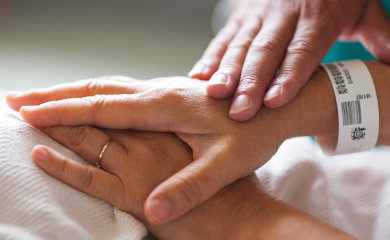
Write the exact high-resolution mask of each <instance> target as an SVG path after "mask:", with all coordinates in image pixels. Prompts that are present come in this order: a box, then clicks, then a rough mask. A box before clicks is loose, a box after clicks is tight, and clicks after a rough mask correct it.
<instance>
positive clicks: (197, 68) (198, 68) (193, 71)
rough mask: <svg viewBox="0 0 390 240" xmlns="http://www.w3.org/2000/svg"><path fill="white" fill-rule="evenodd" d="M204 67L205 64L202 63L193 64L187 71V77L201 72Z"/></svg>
mask: <svg viewBox="0 0 390 240" xmlns="http://www.w3.org/2000/svg"><path fill="white" fill-rule="evenodd" d="M205 69H206V66H205V65H203V64H198V65H195V66H194V67H193V68H192V69H191V71H190V72H189V73H188V76H189V77H192V76H194V75H198V74H202V73H203V72H204V70H205Z"/></svg>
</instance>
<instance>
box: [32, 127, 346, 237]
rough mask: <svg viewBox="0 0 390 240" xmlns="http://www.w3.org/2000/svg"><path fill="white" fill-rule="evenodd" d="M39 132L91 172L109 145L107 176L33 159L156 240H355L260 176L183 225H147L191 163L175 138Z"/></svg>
mask: <svg viewBox="0 0 390 240" xmlns="http://www.w3.org/2000/svg"><path fill="white" fill-rule="evenodd" d="M41 130H42V131H43V132H45V133H46V134H48V135H49V136H50V137H52V138H53V139H55V140H56V141H58V142H59V143H61V144H63V145H65V146H66V147H68V148H70V149H72V150H74V151H75V152H77V153H78V154H80V155H81V156H82V157H83V158H84V159H86V161H88V162H89V163H91V164H94V163H95V162H96V159H97V158H96V156H98V155H99V153H100V151H101V148H102V146H103V145H104V144H105V143H106V142H107V141H108V139H111V141H112V142H111V144H110V145H109V147H108V148H107V150H106V152H105V153H104V155H103V159H102V161H101V164H102V168H103V169H99V168H96V167H95V166H91V165H87V164H81V163H79V162H76V161H73V160H72V159H69V158H67V157H66V156H63V155H62V154H60V153H59V152H57V151H55V150H53V149H50V148H48V147H46V146H41V145H39V146H36V147H35V148H34V149H33V152H32V156H33V159H34V162H35V163H36V164H37V165H38V166H39V167H40V168H42V169H43V170H44V171H46V172H47V173H48V174H50V175H52V176H54V177H56V178H58V179H60V180H62V181H63V182H65V183H67V184H69V185H70V186H73V187H75V188H77V189H79V190H81V191H83V192H86V193H88V194H91V195H93V196H96V197H98V198H101V199H104V200H106V201H108V202H109V203H111V204H113V205H114V206H116V207H117V208H118V209H120V210H122V211H125V212H128V213H130V214H132V215H134V216H135V217H137V218H138V219H139V220H140V221H142V222H143V223H144V224H145V225H146V226H147V227H148V229H149V230H150V231H151V232H152V233H153V234H154V235H155V236H156V237H158V239H173V240H174V239H202V240H205V239H217V240H218V239H221V240H222V239H223V240H226V239H300V240H302V239H353V238H352V237H350V236H348V235H346V234H344V233H342V232H341V231H339V230H337V229H335V228H333V227H331V226H329V225H327V224H325V223H322V222H320V221H318V220H317V219H315V218H313V217H311V216H309V215H307V214H305V213H303V212H301V211H299V210H297V209H295V208H293V207H291V206H289V205H287V204H285V203H283V202H281V201H279V200H277V199H274V198H272V197H271V196H268V195H267V194H265V193H264V192H262V190H261V189H260V187H259V183H258V180H257V178H256V176H255V175H254V174H252V175H250V176H248V177H245V178H243V179H241V180H238V181H236V182H234V183H232V184H230V185H229V186H227V187H225V188H224V189H222V190H221V191H219V192H218V193H217V194H216V195H215V196H214V197H212V198H211V199H209V200H207V201H206V202H204V203H203V204H201V205H200V206H199V207H197V208H196V209H194V210H192V211H190V212H189V213H188V214H186V215H184V216H183V217H181V218H179V219H177V220H175V221H172V222H171V223H168V224H164V225H158V226H156V225H153V224H151V223H149V222H148V221H147V219H146V217H145V215H144V212H143V205H144V204H145V201H146V199H147V196H148V194H149V193H150V192H151V191H152V190H153V189H154V188H155V187H156V186H157V185H158V184H160V183H161V182H162V181H164V180H166V179H167V178H168V177H169V176H171V175H172V174H174V173H175V172H177V171H179V170H180V169H182V168H184V167H185V166H186V165H188V164H189V163H190V162H191V161H192V151H191V148H190V147H189V146H188V145H187V144H185V143H184V142H183V141H181V140H180V139H179V138H177V137H176V136H175V135H174V134H170V133H156V132H137V131H132V130H108V129H97V128H94V127H90V126H78V127H72V126H57V127H46V128H41ZM210 225H212V226H213V227H212V228H210ZM227 229H229V231H226V230H227Z"/></svg>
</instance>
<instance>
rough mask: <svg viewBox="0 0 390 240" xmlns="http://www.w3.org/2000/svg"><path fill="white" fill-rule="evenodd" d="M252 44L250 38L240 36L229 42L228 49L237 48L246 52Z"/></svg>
mask: <svg viewBox="0 0 390 240" xmlns="http://www.w3.org/2000/svg"><path fill="white" fill-rule="evenodd" d="M251 44H252V39H251V38H249V37H240V38H238V39H234V40H233V41H232V42H231V43H230V44H229V49H238V50H240V51H243V52H246V51H248V50H249V48H250V46H251Z"/></svg>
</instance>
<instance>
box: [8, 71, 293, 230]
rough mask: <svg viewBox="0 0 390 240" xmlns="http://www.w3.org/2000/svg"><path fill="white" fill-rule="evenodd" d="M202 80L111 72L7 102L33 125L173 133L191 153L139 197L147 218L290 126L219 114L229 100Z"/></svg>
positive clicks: (262, 152)
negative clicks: (179, 166) (122, 75)
mask: <svg viewBox="0 0 390 240" xmlns="http://www.w3.org/2000/svg"><path fill="white" fill-rule="evenodd" d="M205 85H206V83H205V82H203V81H197V80H190V79H185V78H178V77H176V78H168V79H155V80H151V81H135V80H132V79H124V78H117V77H113V78H110V80H102V79H100V80H90V81H81V82H78V83H72V84H64V85H60V86H57V87H54V88H50V89H46V90H33V91H30V92H26V93H22V94H20V95H9V96H8V103H9V105H10V106H11V107H13V108H14V109H15V110H19V109H20V112H21V115H22V116H23V118H24V119H25V120H26V121H27V122H28V123H30V124H32V125H34V126H43V127H46V126H56V125H84V124H88V125H94V126H99V127H104V128H111V129H130V128H131V129H137V130H147V131H160V132H174V133H176V135H177V136H178V137H180V138H181V139H182V140H183V141H185V142H186V143H187V144H188V145H189V146H190V147H191V149H192V152H193V159H194V161H192V162H191V163H189V164H188V165H187V166H185V167H184V168H183V169H182V170H181V171H180V172H178V173H176V174H173V176H172V177H170V178H169V179H168V180H167V181H165V182H164V183H162V184H161V185H159V186H158V187H157V188H156V189H154V191H153V192H152V194H151V195H150V196H149V198H148V200H147V202H146V204H145V213H146V216H147V217H148V220H149V221H151V222H152V223H164V222H168V221H171V220H173V219H176V218H178V217H180V216H182V215H183V214H185V213H186V212H188V211H189V210H190V209H192V208H194V207H195V206H197V205H198V204H200V203H201V202H203V201H205V200H207V199H209V198H210V197H211V196H213V195H214V194H215V193H216V192H218V191H219V190H220V189H222V188H223V187H225V186H226V185H228V184H230V183H232V182H233V181H235V180H236V179H239V178H243V177H245V176H247V175H248V174H250V173H251V172H253V171H254V170H255V169H257V168H258V167H260V166H261V165H263V164H264V163H265V162H266V161H268V160H269V159H270V158H271V157H272V156H273V155H274V153H275V152H276V150H277V149H278V147H279V145H280V144H281V143H282V142H283V140H284V139H285V138H287V135H289V134H290V132H289V131H292V129H294V128H293V127H289V126H290V124H292V123H293V122H292V121H290V120H289V119H287V118H278V117H270V115H267V114H261V115H260V114H259V119H257V120H256V121H250V122H247V123H239V122H236V121H234V120H232V119H230V118H229V117H227V115H226V111H227V109H228V107H229V103H230V101H229V100H216V99H213V98H210V97H208V96H207V94H206V92H205ZM101 94H104V95H101ZM60 99H63V100H60ZM56 100H59V101H56ZM41 103H42V104H41ZM39 104H41V105H39ZM26 105H39V106H29V107H26ZM22 106H25V107H22ZM21 107H22V108H21ZM275 114H277V113H275ZM278 116H280V114H279V115H278ZM280 126H283V127H280Z"/></svg>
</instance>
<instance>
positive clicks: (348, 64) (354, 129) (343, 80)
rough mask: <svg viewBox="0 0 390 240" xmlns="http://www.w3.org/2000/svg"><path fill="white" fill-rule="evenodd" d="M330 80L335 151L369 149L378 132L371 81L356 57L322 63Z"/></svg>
mask: <svg viewBox="0 0 390 240" xmlns="http://www.w3.org/2000/svg"><path fill="white" fill-rule="evenodd" d="M322 67H323V68H324V69H325V71H326V72H327V74H328V76H329V78H330V81H331V82H332V86H333V90H334V92H335V96H336V103H337V111H338V118H339V135H338V140H337V147H336V150H335V151H334V152H333V153H331V154H344V153H353V152H362V151H367V150H371V149H372V148H374V147H375V145H376V142H377V140H378V134H379V107H378V98H377V95H376V90H375V86H374V82H373V80H372V77H371V74H370V72H369V71H368V68H367V66H366V65H365V64H364V63H363V62H362V61H360V60H352V61H343V62H335V63H327V64H323V65H322Z"/></svg>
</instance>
